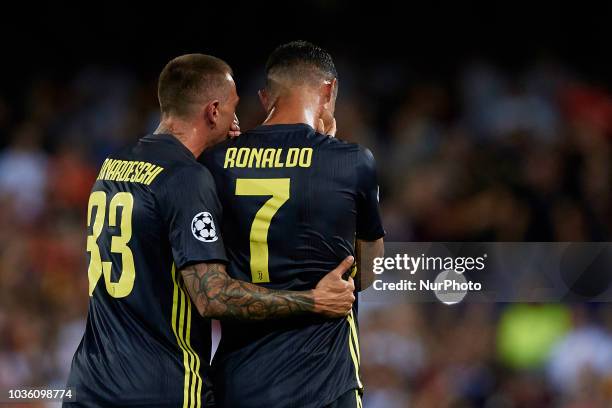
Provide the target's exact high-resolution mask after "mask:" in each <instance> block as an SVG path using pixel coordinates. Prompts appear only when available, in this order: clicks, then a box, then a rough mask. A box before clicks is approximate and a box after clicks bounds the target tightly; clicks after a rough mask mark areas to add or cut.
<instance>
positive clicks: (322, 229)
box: [202, 124, 382, 407]
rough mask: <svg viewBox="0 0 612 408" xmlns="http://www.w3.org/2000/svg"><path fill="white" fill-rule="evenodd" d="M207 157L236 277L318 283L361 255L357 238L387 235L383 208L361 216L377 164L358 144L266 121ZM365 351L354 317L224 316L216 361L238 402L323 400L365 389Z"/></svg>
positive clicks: (293, 284) (226, 396)
mask: <svg viewBox="0 0 612 408" xmlns="http://www.w3.org/2000/svg"><path fill="white" fill-rule="evenodd" d="M202 160H203V162H204V164H205V165H206V166H207V167H208V168H209V170H210V171H211V173H212V174H213V177H214V178H215V182H216V184H217V190H218V194H219V198H220V200H221V203H222V205H223V207H224V220H223V228H222V231H223V236H224V239H225V242H226V245H227V253H228V258H229V259H230V266H229V273H230V274H231V275H232V276H233V277H235V278H239V279H242V280H246V281H252V282H255V283H258V284H261V285H264V286H266V287H269V288H273V289H288V290H308V289H312V288H314V287H315V286H316V284H317V282H318V281H319V280H320V279H321V278H322V277H323V276H324V275H325V274H326V273H327V271H329V270H331V269H333V268H334V267H335V265H337V264H338V262H340V261H341V260H342V259H344V257H346V256H347V255H354V241H355V236H356V234H357V235H377V234H380V233H381V230H382V227H380V220H379V218H378V212H376V215H375V217H373V218H376V219H375V220H372V222H367V221H366V222H361V223H360V222H359V220H358V215H359V214H360V212H363V210H364V209H363V208H362V207H363V205H364V204H363V203H364V200H363V197H361V195H363V187H362V185H361V184H362V183H363V182H364V175H367V174H369V173H370V172H371V170H372V167H373V160H372V157H371V155H370V154H369V152H368V151H366V150H364V149H362V148H361V147H359V146H358V145H356V144H350V143H345V142H342V141H340V140H337V139H334V138H331V137H328V136H325V135H322V134H319V133H316V132H315V131H314V130H313V129H312V128H311V127H310V126H308V125H303V124H296V125H271V126H260V127H258V128H256V129H254V130H252V131H249V132H246V133H244V134H242V135H241V136H240V137H238V138H237V139H234V140H232V141H228V142H226V143H224V144H222V145H220V146H218V147H217V148H215V149H213V151H211V152H209V153H207V154H205V155H204V157H203V159H202ZM364 221H365V220H364ZM360 229H361V230H362V231H361V232H360V231H359V230H360ZM381 236H382V235H381ZM375 238H379V236H376V237H375ZM358 354H359V351H358V340H357V336H356V327H355V320H354V318H353V316H351V317H350V318H348V319H332V320H326V319H322V318H319V317H303V318H297V319H286V320H282V321H271V322H258V323H234V322H222V340H221V345H220V347H219V350H218V354H217V356H216V357H215V362H214V364H213V366H214V370H215V371H216V373H215V375H214V382H215V390H216V392H217V394H216V398H218V399H219V400H221V401H222V402H223V403H225V404H226V405H227V406H232V407H260V406H277V405H278V403H279V401H293V402H294V403H295V406H299V407H310V406H319V404H320V403H321V402H331V401H333V400H334V399H335V398H337V397H338V396H339V395H341V394H342V393H343V392H346V391H348V390H350V389H357V388H361V384H360V380H359V378H358V376H359V374H358V359H359V355H358Z"/></svg>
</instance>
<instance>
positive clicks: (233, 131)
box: [227, 114, 240, 139]
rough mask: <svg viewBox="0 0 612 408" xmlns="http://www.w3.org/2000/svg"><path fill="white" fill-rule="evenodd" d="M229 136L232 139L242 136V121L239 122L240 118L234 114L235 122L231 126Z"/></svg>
mask: <svg viewBox="0 0 612 408" xmlns="http://www.w3.org/2000/svg"><path fill="white" fill-rule="evenodd" d="M227 135H228V136H229V138H230V139H233V138H235V137H238V136H240V121H239V120H238V116H236V114H234V121H233V122H232V124H231V125H230V130H229V133H228V134H227Z"/></svg>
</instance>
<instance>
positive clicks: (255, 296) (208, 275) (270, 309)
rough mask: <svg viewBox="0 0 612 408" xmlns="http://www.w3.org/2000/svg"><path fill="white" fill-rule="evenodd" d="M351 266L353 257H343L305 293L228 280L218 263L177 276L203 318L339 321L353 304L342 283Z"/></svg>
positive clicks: (346, 283)
mask: <svg viewBox="0 0 612 408" xmlns="http://www.w3.org/2000/svg"><path fill="white" fill-rule="evenodd" d="M352 264H353V257H347V258H346V259H345V260H344V261H342V263H340V265H338V267H336V269H334V270H333V271H331V272H329V273H328V274H327V275H326V276H325V277H324V278H323V279H321V281H320V282H319V284H318V285H317V286H316V288H315V289H313V290H308V291H289V290H271V289H267V288H264V287H262V286H257V285H254V284H252V283H249V282H244V281H241V280H237V279H232V278H231V277H230V276H229V275H228V274H227V272H226V271H225V265H223V264H219V263H200V264H196V265H191V266H188V267H186V268H184V269H182V270H181V274H182V276H183V280H184V282H185V286H186V287H187V291H188V292H189V296H190V297H191V299H192V300H193V302H194V304H195V305H196V307H197V308H198V311H199V312H200V314H201V315H202V316H205V317H210V318H218V319H223V318H234V319H240V320H263V319H275V318H282V317H287V316H294V315H300V314H306V313H318V314H322V315H324V316H327V317H341V316H345V315H346V314H348V313H349V311H350V310H351V307H352V305H353V302H354V301H355V296H354V294H353V292H354V290H355V285H354V283H353V280H352V279H351V278H349V280H348V281H345V280H344V279H342V275H343V274H344V272H345V271H347V270H348V269H349V268H350V267H351V265H352Z"/></svg>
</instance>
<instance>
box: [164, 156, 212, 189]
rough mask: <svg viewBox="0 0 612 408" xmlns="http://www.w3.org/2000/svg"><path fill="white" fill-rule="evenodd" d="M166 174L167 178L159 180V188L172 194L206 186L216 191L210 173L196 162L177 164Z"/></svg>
mask: <svg viewBox="0 0 612 408" xmlns="http://www.w3.org/2000/svg"><path fill="white" fill-rule="evenodd" d="M165 173H166V174H165V177H163V178H161V179H160V180H159V183H158V185H157V187H158V188H162V189H164V190H166V191H168V192H170V193H173V192H180V191H188V190H190V189H196V188H202V187H206V186H208V187H210V188H213V189H214V186H215V183H214V180H213V177H212V175H211V174H210V171H209V170H208V169H207V168H206V167H205V166H203V165H202V164H200V163H198V162H196V161H194V162H193V163H179V164H175V165H173V166H171V167H170V168H168V169H167V171H166V172H165Z"/></svg>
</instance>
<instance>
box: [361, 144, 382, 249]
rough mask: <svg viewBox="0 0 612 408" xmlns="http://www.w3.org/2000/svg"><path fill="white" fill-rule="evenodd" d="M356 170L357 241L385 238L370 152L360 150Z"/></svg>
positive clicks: (375, 176)
mask: <svg viewBox="0 0 612 408" xmlns="http://www.w3.org/2000/svg"><path fill="white" fill-rule="evenodd" d="M358 163H359V165H358V168H357V230H356V236H357V239H361V240H364V241H375V240H377V239H379V238H382V237H384V236H385V230H384V228H383V226H382V220H381V216H380V208H379V205H378V179H377V175H376V161H375V160H374V156H373V155H372V152H370V151H369V150H368V149H364V148H360V150H359V160H358Z"/></svg>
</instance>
